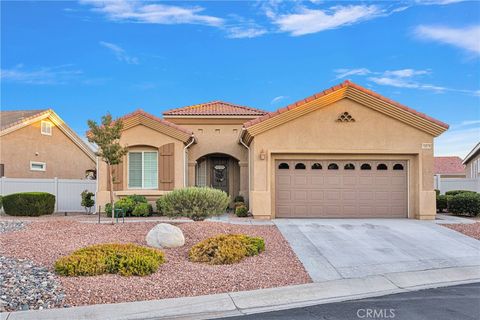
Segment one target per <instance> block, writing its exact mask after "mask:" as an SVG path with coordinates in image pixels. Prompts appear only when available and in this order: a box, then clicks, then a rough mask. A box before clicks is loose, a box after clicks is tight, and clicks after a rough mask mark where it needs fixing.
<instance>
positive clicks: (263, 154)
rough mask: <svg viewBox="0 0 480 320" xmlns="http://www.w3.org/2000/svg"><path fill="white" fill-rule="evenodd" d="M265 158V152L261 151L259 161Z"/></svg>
mask: <svg viewBox="0 0 480 320" xmlns="http://www.w3.org/2000/svg"><path fill="white" fill-rule="evenodd" d="M266 158H267V155H266V154H265V150H263V149H262V151H260V160H265V159H266Z"/></svg>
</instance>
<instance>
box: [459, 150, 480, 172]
mask: <svg viewBox="0 0 480 320" xmlns="http://www.w3.org/2000/svg"><path fill="white" fill-rule="evenodd" d="M463 164H464V165H465V172H466V174H467V178H468V179H480V142H479V143H477V145H476V146H475V147H474V148H473V149H472V150H471V151H470V152H469V153H468V155H467V156H466V157H465V159H464V160H463Z"/></svg>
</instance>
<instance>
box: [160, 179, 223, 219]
mask: <svg viewBox="0 0 480 320" xmlns="http://www.w3.org/2000/svg"><path fill="white" fill-rule="evenodd" d="M229 202H230V199H229V197H228V195H227V194H226V193H225V192H223V191H221V190H218V189H213V188H199V187H189V188H183V189H176V190H173V191H172V192H169V193H167V194H166V195H164V196H163V197H161V198H159V199H158V200H157V210H158V211H160V212H161V213H162V214H163V215H166V216H170V217H188V218H191V219H192V220H195V221H201V220H205V219H206V218H208V217H210V216H214V215H220V214H222V213H224V212H225V210H226V208H227V206H228V204H229Z"/></svg>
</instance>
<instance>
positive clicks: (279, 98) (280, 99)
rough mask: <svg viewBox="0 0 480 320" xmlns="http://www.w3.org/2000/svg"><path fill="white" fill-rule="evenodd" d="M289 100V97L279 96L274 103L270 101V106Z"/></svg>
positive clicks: (274, 99)
mask: <svg viewBox="0 0 480 320" xmlns="http://www.w3.org/2000/svg"><path fill="white" fill-rule="evenodd" d="M286 98H288V97H287V96H278V97H275V98H273V99H272V101H270V104H276V103H278V102H280V101H282V100H284V99H286Z"/></svg>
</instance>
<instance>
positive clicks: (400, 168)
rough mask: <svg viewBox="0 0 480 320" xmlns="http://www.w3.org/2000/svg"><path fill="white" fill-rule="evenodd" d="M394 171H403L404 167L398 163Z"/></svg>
mask: <svg viewBox="0 0 480 320" xmlns="http://www.w3.org/2000/svg"><path fill="white" fill-rule="evenodd" d="M393 170H403V165H402V164H400V163H396V164H395V165H394V166H393Z"/></svg>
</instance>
